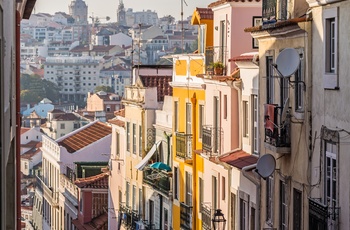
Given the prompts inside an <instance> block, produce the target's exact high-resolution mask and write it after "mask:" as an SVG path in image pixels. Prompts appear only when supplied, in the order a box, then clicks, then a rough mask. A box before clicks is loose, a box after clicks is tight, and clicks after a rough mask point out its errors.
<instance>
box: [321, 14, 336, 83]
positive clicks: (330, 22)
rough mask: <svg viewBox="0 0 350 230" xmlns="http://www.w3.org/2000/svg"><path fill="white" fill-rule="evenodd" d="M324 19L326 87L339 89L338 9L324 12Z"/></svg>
mask: <svg viewBox="0 0 350 230" xmlns="http://www.w3.org/2000/svg"><path fill="white" fill-rule="evenodd" d="M323 19H324V25H323V27H324V28H325V29H324V66H325V67H324V68H325V70H324V72H325V75H324V87H325V88H327V89H337V88H338V87H339V82H338V76H337V74H338V8H330V9H326V10H324V11H323Z"/></svg>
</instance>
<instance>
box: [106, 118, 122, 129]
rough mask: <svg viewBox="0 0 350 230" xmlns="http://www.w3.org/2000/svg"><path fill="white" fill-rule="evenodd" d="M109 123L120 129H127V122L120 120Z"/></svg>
mask: <svg viewBox="0 0 350 230" xmlns="http://www.w3.org/2000/svg"><path fill="white" fill-rule="evenodd" d="M108 123H111V124H112V125H116V126H120V127H125V122H124V121H121V120H118V119H111V120H108Z"/></svg>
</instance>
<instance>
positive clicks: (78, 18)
mask: <svg viewBox="0 0 350 230" xmlns="http://www.w3.org/2000/svg"><path fill="white" fill-rule="evenodd" d="M69 14H70V15H71V16H72V17H73V18H74V20H75V24H88V7H87V5H86V3H85V2H84V1H83V0H73V1H72V2H71V3H70V5H69Z"/></svg>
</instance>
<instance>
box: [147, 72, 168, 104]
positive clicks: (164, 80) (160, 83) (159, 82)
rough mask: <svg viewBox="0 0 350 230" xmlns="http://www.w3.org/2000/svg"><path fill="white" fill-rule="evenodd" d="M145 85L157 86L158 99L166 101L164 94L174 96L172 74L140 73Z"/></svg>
mask: <svg viewBox="0 0 350 230" xmlns="http://www.w3.org/2000/svg"><path fill="white" fill-rule="evenodd" d="M140 79H141V81H142V84H143V86H144V87H157V96H158V101H164V96H165V95H167V96H172V95H173V88H172V87H171V86H170V84H169V83H170V82H171V81H172V76H171V75H168V76H166V75H164V76H159V75H140Z"/></svg>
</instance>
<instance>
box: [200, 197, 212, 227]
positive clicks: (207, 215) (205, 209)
mask: <svg viewBox="0 0 350 230" xmlns="http://www.w3.org/2000/svg"><path fill="white" fill-rule="evenodd" d="M201 213H202V228H203V229H204V230H210V229H211V208H210V206H209V205H207V204H204V203H202V204H201Z"/></svg>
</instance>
